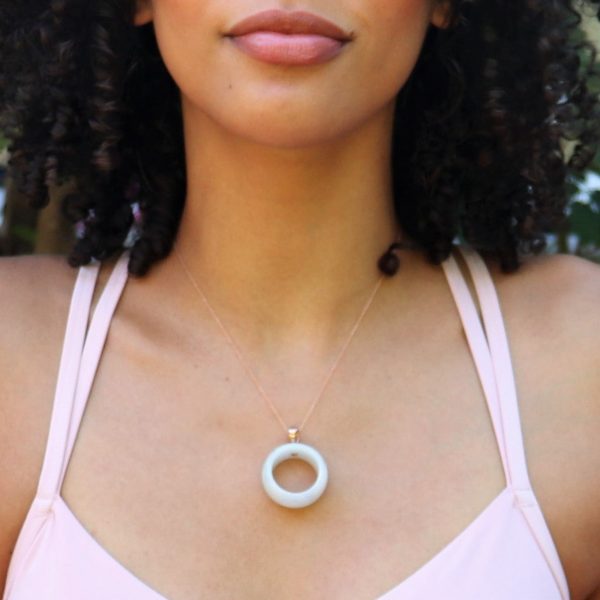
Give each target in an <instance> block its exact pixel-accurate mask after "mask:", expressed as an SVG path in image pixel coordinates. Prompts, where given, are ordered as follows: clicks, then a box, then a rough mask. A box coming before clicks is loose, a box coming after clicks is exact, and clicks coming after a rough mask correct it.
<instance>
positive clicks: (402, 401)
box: [62, 330, 505, 600]
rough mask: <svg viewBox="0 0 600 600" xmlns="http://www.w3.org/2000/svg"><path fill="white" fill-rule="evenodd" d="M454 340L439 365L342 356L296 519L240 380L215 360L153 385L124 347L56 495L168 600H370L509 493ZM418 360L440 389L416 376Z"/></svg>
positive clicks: (311, 430) (405, 353)
mask: <svg viewBox="0 0 600 600" xmlns="http://www.w3.org/2000/svg"><path fill="white" fill-rule="evenodd" d="M455 334H456V336H455ZM447 335H448V336H449V337H448V339H447V340H446V342H450V343H451V345H452V344H455V348H456V350H457V352H455V353H448V352H447V349H448V344H445V346H443V348H444V356H445V357H446V358H445V359H443V360H442V357H441V354H440V351H439V350H438V351H436V344H435V343H433V342H431V341H430V342H429V343H430V345H429V346H423V347H421V348H418V347H417V346H416V345H415V344H414V343H413V344H410V343H409V342H410V340H406V344H407V346H406V348H404V349H403V350H402V349H401V350H400V351H398V350H396V352H395V353H394V354H393V355H392V356H393V358H392V357H390V359H389V362H386V361H385V360H382V361H379V362H378V363H377V364H374V363H372V362H371V363H370V362H369V361H366V360H365V356H362V355H361V354H360V353H355V354H354V355H352V354H350V355H349V361H348V363H347V365H346V366H345V367H344V366H342V367H340V371H339V373H338V377H337V379H336V383H335V384H332V386H331V387H330V388H329V394H328V395H327V396H323V399H322V401H321V403H320V404H319V410H318V411H315V414H314V416H313V418H312V420H310V421H309V422H308V424H307V426H306V428H305V430H304V433H303V438H302V441H305V442H306V443H308V444H311V445H314V446H315V447H316V448H317V449H318V450H319V451H320V452H321V453H322V455H323V457H324V458H325V460H326V461H327V463H328V468H329V472H330V481H329V485H328V488H327V490H326V492H325V494H324V495H323V497H322V498H321V499H320V500H319V501H318V502H317V503H316V504H314V505H312V506H311V507H308V508H306V509H302V510H290V509H285V508H283V507H280V506H277V505H275V504H274V503H273V502H272V501H271V500H270V499H269V498H268V497H267V496H266V494H265V492H264V490H263V489H262V486H261V482H260V469H261V466H262V462H263V460H264V459H265V457H266V456H267V454H268V453H269V451H270V450H271V449H272V448H273V447H274V446H276V445H279V444H280V443H283V442H284V441H285V440H284V436H283V432H282V431H281V429H279V428H278V426H277V423H276V421H275V420H274V419H273V418H272V416H271V415H270V413H269V411H268V409H267V407H266V406H264V405H263V404H262V400H261V398H260V397H258V396H257V395H256V394H255V392H253V390H252V387H251V386H248V385H247V383H244V379H243V377H240V378H239V379H236V378H235V377H233V376H231V374H230V373H231V372H230V371H228V370H227V368H226V365H225V363H220V362H219V361H217V360H215V361H213V362H212V363H211V364H212V365H213V368H212V369H210V370H206V369H204V370H202V371H201V372H196V373H194V371H193V370H191V371H186V373H185V375H184V373H183V372H177V373H174V372H171V371H169V370H168V369H176V367H173V366H172V365H171V366H170V367H169V366H164V365H163V371H162V375H163V376H162V377H156V376H154V377H151V376H149V374H148V373H149V372H155V373H160V372H161V371H160V366H159V363H157V362H154V361H150V362H149V363H146V362H145V361H144V360H139V356H136V357H133V356H131V361H130V362H129V361H128V356H129V355H128V352H127V348H126V347H125V346H120V344H121V341H120V340H119V338H118V336H116V337H114V338H113V339H112V340H111V343H112V350H113V351H112V352H107V353H106V354H105V357H104V360H103V362H102V363H101V365H100V369H99V371H98V373H97V375H96V379H95V383H94V387H93V390H92V393H91V395H90V398H89V402H88V406H87V408H86V413H85V416H84V419H83V421H82V424H81V428H80V432H79V437H78V440H77V444H76V446H75V449H74V453H73V456H72V458H71V461H70V464H69V468H68V471H67V475H66V479H65V482H64V485H63V489H62V494H63V497H64V498H65V500H66V502H67V504H68V505H69V506H70V507H71V509H72V510H73V512H74V513H75V514H76V515H77V517H78V519H79V520H80V521H81V522H82V523H83V524H84V526H85V527H86V528H87V529H88V530H89V531H90V532H91V533H92V535H94V537H95V538H96V539H97V540H98V541H99V543H100V544H101V545H102V546H103V547H104V548H106V549H107V550H108V551H109V552H110V553H111V555H112V556H114V557H115V558H116V559H117V560H118V561H119V562H120V563H122V564H123V565H124V566H126V567H127V568H128V569H129V570H130V571H131V572H132V573H135V574H136V575H137V576H138V577H139V578H140V579H141V580H142V581H144V582H146V583H148V584H149V585H150V586H151V587H153V588H154V589H156V590H158V591H160V592H161V594H163V595H164V596H165V597H168V598H169V599H171V600H179V599H183V598H186V599H188V598H203V597H207V596H209V597H211V598H215V599H218V598H232V597H239V598H247V599H258V598H266V597H278V598H282V599H291V598H298V597H307V598H315V599H317V598H334V597H352V598H357V599H358V598H364V599H365V600H367V599H370V600H372V599H373V598H376V597H379V596H380V595H382V594H383V593H384V592H386V591H387V590H389V589H391V588H392V587H394V586H396V585H397V584H398V583H399V582H401V581H403V580H404V579H406V578H407V577H408V576H410V575H411V574H412V573H414V572H415V571H417V570H418V569H419V568H420V567H422V566H423V565H424V564H425V563H427V561H429V560H430V559H431V558H432V557H433V556H434V555H435V554H436V553H437V552H438V551H440V550H441V549H442V548H443V547H444V546H445V545H446V544H448V543H449V542H450V541H451V540H452V539H453V538H454V537H455V536H456V535H457V534H459V533H460V532H461V531H462V530H464V529H465V527H467V526H468V525H469V524H470V523H471V522H472V521H473V520H474V519H475V518H476V516H477V515H478V514H480V512H481V511H482V510H483V509H484V508H485V507H486V506H488V504H489V503H490V502H491V501H492V500H493V499H494V498H495V497H496V496H497V495H498V494H499V492H500V491H501V490H502V488H503V487H504V485H505V482H504V476H503V473H502V468H501V463H500V458H499V452H498V448H497V445H496V440H495V438H494V434H493V430H492V427H491V424H490V420H489V415H488V412H487V406H486V403H485V399H484V398H483V395H482V393H481V391H480V388H479V382H478V379H477V375H476V372H475V370H474V367H473V365H472V362H470V361H469V356H468V354H465V348H464V347H461V344H463V343H464V342H463V341H462V340H461V338H460V335H459V333H458V332H454V333H452V332H451V331H450V330H448V331H447ZM428 339H429V340H431V336H430V337H429V338H428ZM122 343H123V344H126V342H125V340H122ZM409 346H410V348H409ZM368 350H369V349H368V348H364V347H363V350H362V351H363V352H365V353H366V354H368V353H369V351H368ZM379 355H380V356H385V355H386V353H385V352H380V353H379ZM425 356H429V357H430V359H431V360H433V361H435V362H436V375H435V377H434V376H432V375H431V373H428V372H427V370H426V369H419V368H416V366H415V360H417V361H422V360H424V357H425ZM415 357H416V358H415ZM452 357H456V358H452ZM402 359H404V360H402ZM180 364H181V363H180ZM357 364H361V365H363V368H362V370H361V372H360V376H358V377H357V375H356V373H357ZM221 369H223V371H221ZM226 373H227V374H226ZM125 374H127V375H125ZM382 374H383V375H382ZM228 377H229V379H227V378H228ZM116 380H118V381H120V382H121V384H120V385H119V386H115V385H114V384H113V383H112V382H113V381H116ZM161 382H162V383H161ZM281 385H282V387H283V384H281ZM306 395H309V394H305V396H306ZM301 396H302V394H300V393H298V395H297V396H295V397H293V398H292V400H289V398H288V402H289V405H288V407H287V411H288V414H292V413H293V410H291V409H292V408H293V404H294V403H295V404H296V405H297V406H301V407H302V411H301V413H302V414H301V415H300V416H303V414H304V411H305V409H306V407H307V401H306V399H304V400H303V401H302V398H301ZM282 410H283V411H285V410H286V408H285V407H284V409H282ZM284 414H285V412H284ZM286 416H287V415H286ZM292 420H293V416H292V417H291V418H290V421H292ZM276 476H277V478H278V480H279V481H280V483H281V484H282V485H283V486H284V487H287V488H288V489H292V490H295V489H296V490H298V489H303V488H305V487H307V486H308V485H309V484H310V483H311V481H312V479H313V473H312V471H311V469H310V468H307V467H306V465H304V464H303V463H298V462H297V461H290V462H287V463H285V464H284V465H282V467H281V468H280V469H278V470H277V472H276Z"/></svg>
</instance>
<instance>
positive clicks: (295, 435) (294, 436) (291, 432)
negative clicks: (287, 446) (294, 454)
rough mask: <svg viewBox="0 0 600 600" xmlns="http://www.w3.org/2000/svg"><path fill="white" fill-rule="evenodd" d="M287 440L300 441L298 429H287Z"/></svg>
mask: <svg viewBox="0 0 600 600" xmlns="http://www.w3.org/2000/svg"><path fill="white" fill-rule="evenodd" d="M288 438H289V439H290V442H299V441H300V429H298V427H288Z"/></svg>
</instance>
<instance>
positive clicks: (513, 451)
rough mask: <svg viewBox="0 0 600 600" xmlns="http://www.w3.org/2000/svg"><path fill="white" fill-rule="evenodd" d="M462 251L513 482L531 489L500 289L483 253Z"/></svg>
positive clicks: (527, 490)
mask: <svg viewBox="0 0 600 600" xmlns="http://www.w3.org/2000/svg"><path fill="white" fill-rule="evenodd" d="M460 251H461V252H462V255H463V256H464V259H465V261H466V264H467V266H468V268H469V270H470V271H471V276H472V278H473V283H474V285H475V290H476V292H477V296H478V298H479V304H480V306H481V312H482V316H483V323H484V326H485V331H486V333H487V340H488V343H489V351H490V353H491V356H492V365H493V367H494V373H495V375H496V377H495V381H496V386H497V390H498V398H499V399H500V413H501V419H502V425H503V430H504V447H505V451H506V454H507V463H508V466H509V469H510V474H511V481H512V484H513V487H514V488H515V490H518V491H521V490H522V491H524V492H529V491H530V490H531V483H530V481H529V474H528V472H527V461H526V458H525V448H524V445H523V433H522V429H521V419H520V416H519V402H518V399H517V389H516V385H515V375H514V372H513V367H512V361H511V357H510V350H509V346H508V338H507V334H506V327H505V325H504V319H503V317H502V312H501V309H500V302H499V300H498V295H497V293H496V288H495V286H494V282H493V280H492V277H491V275H490V272H489V271H488V268H487V266H486V264H485V262H484V261H483V259H482V258H481V257H480V256H479V254H477V252H475V251H474V250H473V249H472V248H469V247H460Z"/></svg>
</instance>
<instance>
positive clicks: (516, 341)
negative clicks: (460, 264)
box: [488, 254, 600, 597]
mask: <svg viewBox="0 0 600 600" xmlns="http://www.w3.org/2000/svg"><path fill="white" fill-rule="evenodd" d="M488 267H489V269H490V273H491V274H492V278H493V279H494V283H495V285H496V289H497V291H498V297H499V301H500V305H501V308H502V312H503V316H504V319H505V322H506V329H507V335H508V338H509V346H510V351H511V355H512V360H513V365H514V369H515V379H516V386H517V392H518V397H519V407H520V412H521V418H522V425H523V430H524V436H525V449H526V453H527V457H528V458H527V460H528V464H529V471H530V476H531V480H532V485H533V487H534V489H536V493H537V495H538V497H539V499H540V502H541V504H542V507H543V508H544V512H545V514H546V516H547V518H548V520H549V522H550V525H551V529H552V533H553V535H554V537H555V539H556V541H557V544H558V548H559V551H560V550H561V549H563V556H562V557H561V558H563V559H564V560H565V566H566V568H567V573H568V575H571V577H570V580H571V582H577V588H578V590H581V589H583V590H585V591H586V592H587V593H589V590H593V589H596V588H598V587H599V586H600V573H599V572H598V568H597V567H598V560H600V555H599V554H598V550H599V549H600V511H598V506H600V435H598V434H599V432H600V368H599V367H600V265H597V264H596V263H593V262H591V261H589V260H586V259H583V258H579V257H576V256H570V255H563V254H558V255H544V256H539V257H533V258H530V259H528V260H527V261H526V262H525V263H524V264H523V265H522V266H521V268H520V269H519V270H518V271H517V272H515V273H508V274H503V273H501V272H500V270H499V269H498V268H497V267H496V266H494V265H488ZM565 549H567V550H568V551H565ZM579 582H581V583H579ZM582 595H583V594H577V597H582ZM585 597H587V594H586V595H585Z"/></svg>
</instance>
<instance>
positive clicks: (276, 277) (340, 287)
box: [169, 103, 399, 345]
mask: <svg viewBox="0 0 600 600" xmlns="http://www.w3.org/2000/svg"><path fill="white" fill-rule="evenodd" d="M184 130H185V140H186V165H187V182H188V185H187V198H186V203H185V209H184V214H183V217H182V221H181V225H180V229H179V232H178V237H177V240H176V245H177V247H178V249H179V251H180V253H181V255H182V256H183V258H184V260H185V263H186V264H187V266H188V268H189V270H190V272H191V273H192V275H193V277H194V279H195V280H196V281H197V282H198V284H199V285H200V287H201V288H202V290H203V291H204V292H205V294H206V296H207V297H208V299H209V301H210V303H211V304H212V305H213V306H214V307H215V310H216V311H217V313H218V314H220V315H221V316H223V317H224V320H226V321H227V322H231V321H232V319H233V320H234V321H235V322H236V326H237V327H238V328H243V330H244V332H245V334H246V335H249V336H251V337H253V338H254V340H255V341H256V342H257V343H259V344H260V343H264V344H265V345H266V344H269V343H273V345H277V344H278V343H280V342H281V341H283V340H284V338H290V339H292V338H297V337H298V336H301V337H302V338H304V339H307V337H311V336H314V337H323V336H325V337H326V336H327V335H329V331H331V334H332V335H333V332H334V331H335V332H336V334H335V335H338V334H339V333H340V332H339V329H340V327H343V325H345V324H346V323H350V322H351V321H352V320H353V319H355V318H356V315H357V314H358V311H359V310H360V308H361V306H362V304H363V303H364V302H365V301H366V299H367V297H368V296H369V294H370V292H371V290H372V289H373V287H374V285H375V283H376V282H377V280H378V279H379V277H380V275H381V273H380V271H379V270H378V268H377V260H378V258H379V257H380V256H381V254H383V252H385V250H386V249H387V248H388V246H389V244H390V243H391V242H392V241H393V240H394V238H395V237H396V235H397V233H398V231H399V228H398V226H397V224H396V221H395V217H394V213H393V197H392V187H391V174H390V166H389V165H390V155H389V152H390V146H391V141H390V138H389V136H390V133H389V132H390V131H391V130H392V126H391V114H390V113H389V111H388V112H386V114H382V115H380V116H379V117H378V118H377V119H376V120H374V121H373V122H371V123H369V124H368V125H367V126H365V127H364V128H363V129H361V130H360V132H358V131H357V132H356V133H355V134H354V135H352V134H351V135H348V136H347V137H345V138H344V139H339V140H336V141H334V142H330V143H328V144H327V145H324V146H322V147H310V148H309V147H306V148H301V149H298V148H297V147H296V148H294V149H287V148H281V147H278V148H275V147H266V146H264V145H258V144H255V143H253V142H252V141H250V140H240V139H239V138H238V137H235V138H233V137H232V136H231V134H228V133H227V132H224V131H223V130H222V129H220V128H219V127H218V126H217V125H216V124H215V123H214V122H212V121H210V120H208V119H206V118H204V117H203V115H201V114H198V113H194V109H193V108H192V107H190V106H189V105H186V104H185V103H184ZM169 262H172V265H173V268H174V269H176V268H179V270H180V271H181V268H180V266H178V265H177V264H176V263H175V259H172V257H169ZM182 275H183V274H182ZM182 279H183V277H182ZM185 286H186V284H185V283H184V284H182V287H181V288H180V289H181V290H182V291H181V293H182V294H189V295H191V296H193V295H195V294H196V292H195V290H193V289H192V287H191V286H189V284H188V287H187V288H185ZM184 289H188V291H187V292H184V291H183V290H184ZM380 293H381V291H380ZM195 301H196V302H197V301H198V298H196V300H195Z"/></svg>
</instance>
